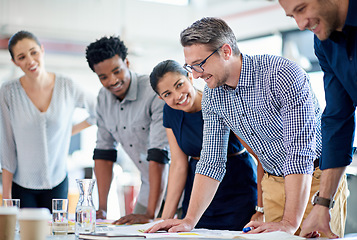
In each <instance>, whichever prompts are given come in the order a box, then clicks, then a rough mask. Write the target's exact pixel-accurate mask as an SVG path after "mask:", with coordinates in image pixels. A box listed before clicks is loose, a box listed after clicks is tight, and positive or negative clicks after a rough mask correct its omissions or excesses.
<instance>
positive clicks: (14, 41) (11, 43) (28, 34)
mask: <svg viewBox="0 0 357 240" xmlns="http://www.w3.org/2000/svg"><path fill="white" fill-rule="evenodd" d="M25 38H27V39H31V40H33V41H35V42H36V44H37V45H38V46H41V43H40V41H39V40H38V38H37V37H36V36H35V35H34V34H33V33H31V32H28V31H23V30H22V31H18V32H17V33H15V34H14V35H12V37H11V38H10V39H9V43H8V45H7V48H8V49H9V52H10V55H11V58H12V60H15V59H14V53H13V51H12V49H13V48H14V46H15V45H16V44H17V43H18V42H19V41H21V40H23V39H25Z"/></svg>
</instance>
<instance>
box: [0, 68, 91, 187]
mask: <svg viewBox="0 0 357 240" xmlns="http://www.w3.org/2000/svg"><path fill="white" fill-rule="evenodd" d="M0 101H1V102H0V104H1V125H0V126H1V129H0V133H1V145H0V146H1V150H0V159H1V166H2V168H3V169H6V170H7V171H9V172H10V173H13V182H15V183H16V184H18V185H20V186H21V187H24V188H29V189H37V190H41V189H52V188H53V187H55V186H57V185H58V184H60V183H61V182H62V181H63V180H64V179H65V177H66V175H67V156H68V149H69V143H70V139H71V134H72V116H73V113H74V110H75V108H76V107H79V108H85V109H86V110H87V111H88V113H89V114H90V117H89V118H88V119H87V121H88V122H89V123H91V124H95V121H96V119H95V97H94V96H90V95H88V94H85V92H84V91H83V90H82V89H81V88H80V87H79V86H77V85H75V84H74V82H73V81H72V80H71V79H70V78H68V77H65V76H62V75H56V80H55V86H54V88H53V93H52V99H51V103H50V105H49V107H48V109H47V111H46V112H40V111H39V110H38V108H37V107H36V106H35V105H34V104H33V103H32V101H31V100H30V99H29V97H28V96H27V94H26V92H25V90H24V89H23V87H22V86H21V83H20V80H19V79H16V80H13V81H9V82H6V83H4V84H3V85H2V87H1V90H0Z"/></svg>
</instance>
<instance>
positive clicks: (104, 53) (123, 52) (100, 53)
mask: <svg viewBox="0 0 357 240" xmlns="http://www.w3.org/2000/svg"><path fill="white" fill-rule="evenodd" d="M115 55H118V56H119V57H120V58H121V59H122V60H123V61H124V60H125V59H126V57H127V55H128V49H127V47H126V46H125V44H124V42H123V41H121V40H120V38H119V37H115V36H111V37H102V38H101V39H99V40H97V41H95V42H92V43H91V44H89V45H88V47H87V49H86V58H87V62H88V65H89V67H90V69H92V71H93V72H94V68H93V65H94V64H97V63H100V62H103V61H104V60H106V59H109V58H112V57H114V56H115Z"/></svg>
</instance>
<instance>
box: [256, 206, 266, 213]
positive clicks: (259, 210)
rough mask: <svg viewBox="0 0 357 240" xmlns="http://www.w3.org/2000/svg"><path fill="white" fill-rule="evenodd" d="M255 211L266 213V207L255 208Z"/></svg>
mask: <svg viewBox="0 0 357 240" xmlns="http://www.w3.org/2000/svg"><path fill="white" fill-rule="evenodd" d="M255 211H257V212H260V213H264V207H259V206H255Z"/></svg>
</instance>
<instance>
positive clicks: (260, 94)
mask: <svg viewBox="0 0 357 240" xmlns="http://www.w3.org/2000/svg"><path fill="white" fill-rule="evenodd" d="M242 56H243V60H242V62H243V63H242V70H241V74H240V78H239V82H238V86H237V87H236V88H235V89H233V88H230V87H229V86H227V85H223V86H221V87H218V88H214V89H210V88H208V87H207V86H206V87H205V90H204V94H203V99H202V113H203V119H204V139H203V146H202V152H201V159H200V161H199V163H198V164H197V168H196V173H199V174H202V175H205V176H208V177H211V178H214V179H216V180H218V181H221V180H222V178H223V176H224V174H225V164H226V161H227V159H226V156H227V152H226V151H227V143H228V138H229V130H230V129H231V130H232V131H233V132H234V133H236V134H237V135H238V136H239V137H240V138H242V139H243V140H244V141H245V142H246V143H247V144H248V145H249V146H250V147H251V148H252V150H253V151H254V152H255V153H256V154H257V156H258V158H259V160H260V162H261V163H262V166H263V168H264V170H265V171H267V172H269V173H272V174H274V175H277V176H286V175H289V174H312V172H313V171H314V167H313V161H314V160H315V159H316V158H319V157H320V155H321V147H322V141H321V140H322V139H321V110H320V107H319V103H318V101H317V99H316V96H315V94H314V93H313V91H312V89H311V86H310V82H309V76H308V75H307V73H306V72H305V71H304V70H302V69H301V68H300V67H299V66H298V65H297V64H296V63H294V62H292V61H289V60H287V59H285V58H282V57H277V56H272V55H257V56H249V55H244V54H242Z"/></svg>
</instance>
